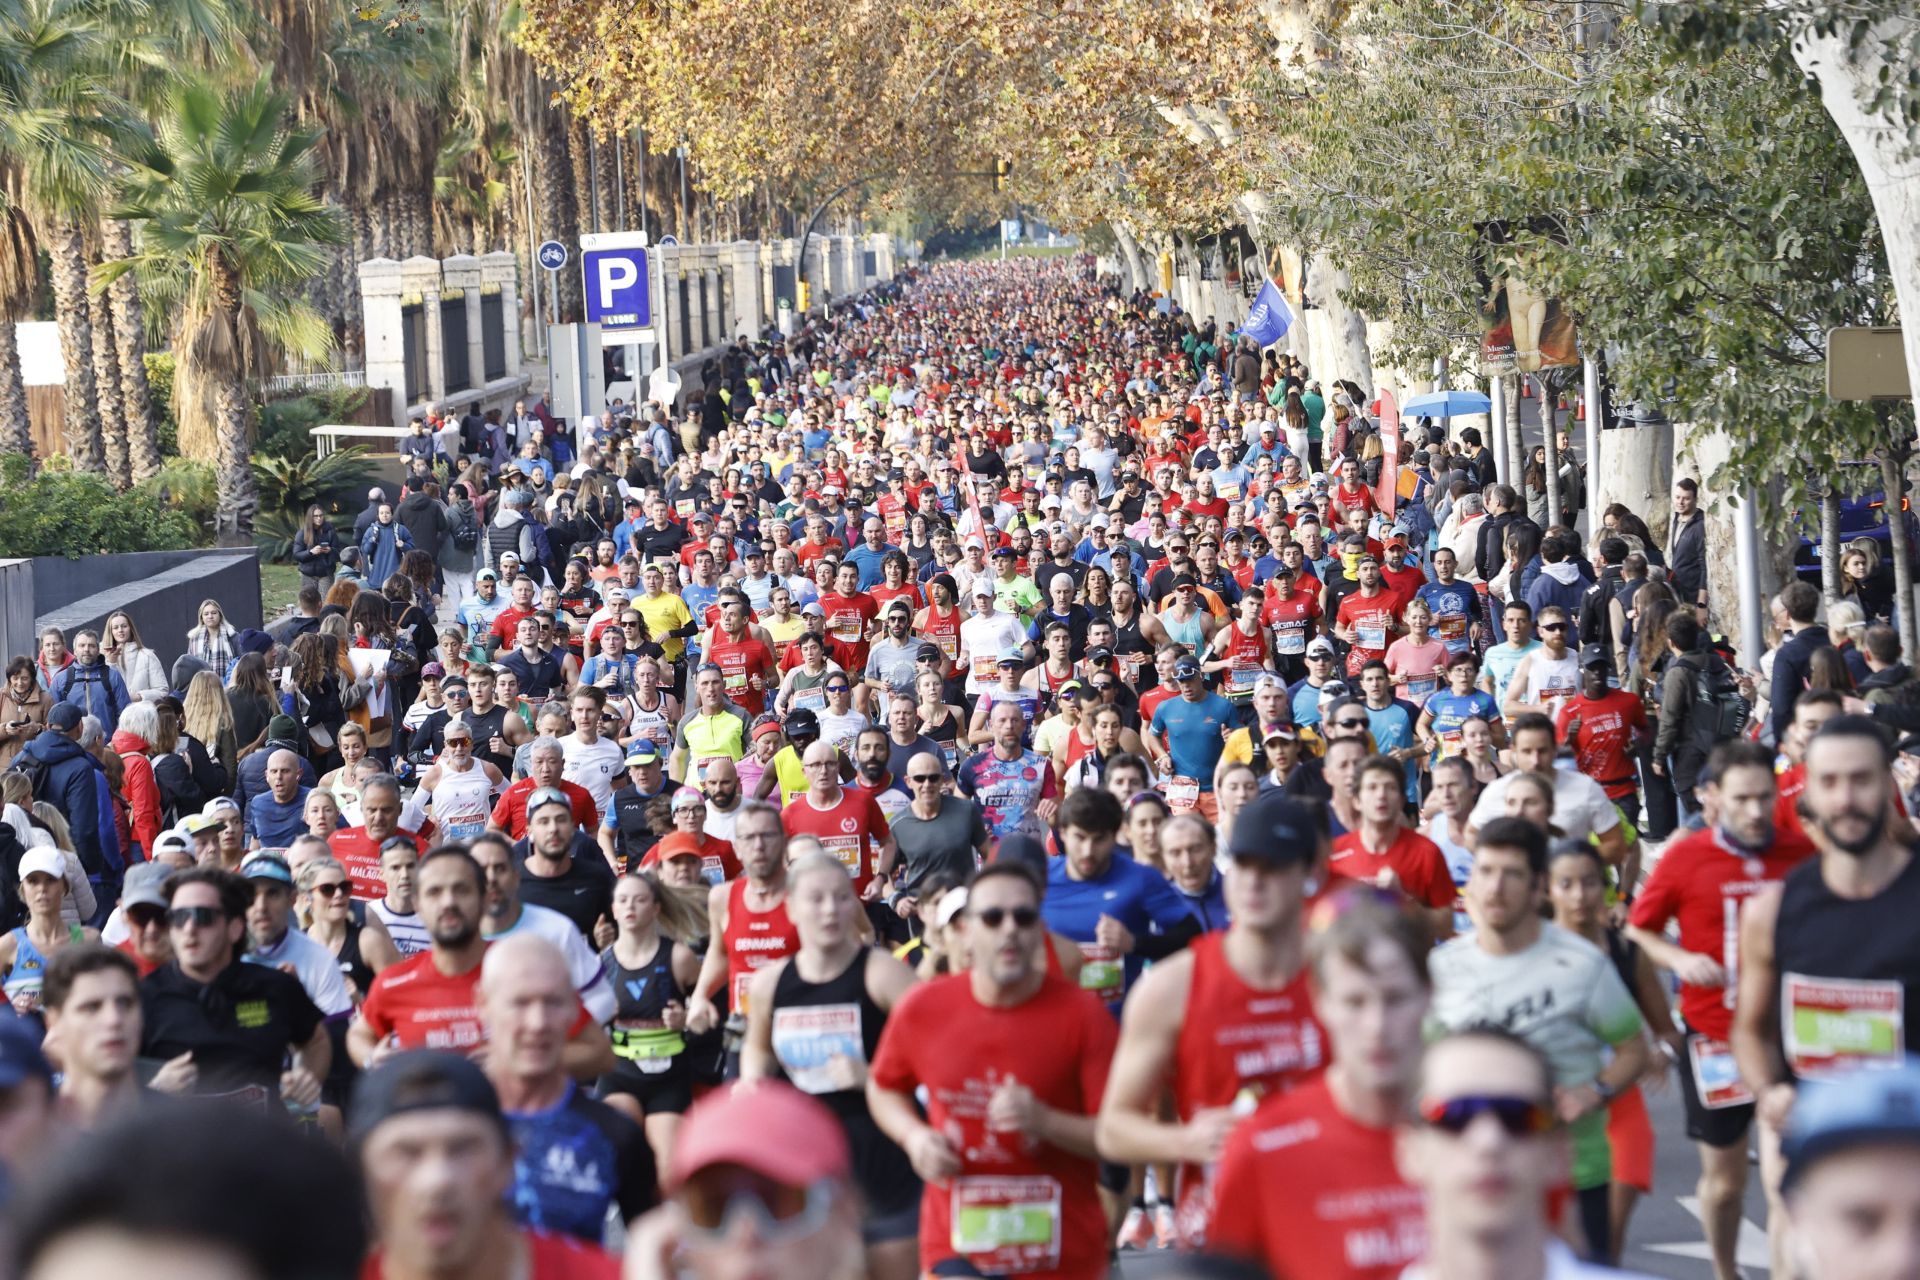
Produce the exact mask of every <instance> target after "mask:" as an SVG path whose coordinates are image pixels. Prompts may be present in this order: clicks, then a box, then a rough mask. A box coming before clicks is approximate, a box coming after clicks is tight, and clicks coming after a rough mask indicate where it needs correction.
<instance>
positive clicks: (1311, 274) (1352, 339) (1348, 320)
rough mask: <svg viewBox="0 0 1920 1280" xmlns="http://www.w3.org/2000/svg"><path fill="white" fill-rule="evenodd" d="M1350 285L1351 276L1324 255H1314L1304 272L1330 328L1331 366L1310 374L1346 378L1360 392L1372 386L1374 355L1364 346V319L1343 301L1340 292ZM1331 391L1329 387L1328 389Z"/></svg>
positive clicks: (1324, 378) (1325, 378)
mask: <svg viewBox="0 0 1920 1280" xmlns="http://www.w3.org/2000/svg"><path fill="white" fill-rule="evenodd" d="M1352 286H1353V277H1351V276H1349V275H1348V274H1347V272H1346V270H1345V269H1344V268H1342V267H1338V266H1336V265H1334V264H1333V263H1332V262H1331V261H1329V260H1328V259H1327V258H1326V257H1325V255H1321V256H1319V257H1316V258H1314V260H1313V263H1312V265H1311V267H1310V268H1309V270H1308V275H1307V294H1308V295H1309V296H1310V297H1311V298H1312V299H1313V301H1314V302H1315V303H1317V304H1318V305H1319V306H1320V308H1321V309H1322V310H1323V311H1325V312H1326V313H1327V320H1328V322H1329V323H1330V324H1331V326H1332V329H1333V342H1334V348H1333V368H1332V369H1331V370H1326V371H1322V370H1319V369H1315V370H1313V374H1314V375H1315V376H1316V377H1318V378H1320V379H1321V380H1322V384H1323V385H1325V384H1326V383H1329V382H1331V381H1332V380H1333V379H1335V378H1347V379H1351V380H1352V381H1353V382H1355V383H1357V384H1358V385H1359V387H1360V389H1361V390H1362V391H1369V390H1371V389H1372V388H1373V354H1372V352H1371V351H1369V350H1368V348H1367V319H1366V317H1365V316H1363V315H1361V314H1360V313H1359V312H1358V311H1355V310H1354V309H1353V308H1352V307H1349V306H1348V305H1347V304H1346V301H1345V300H1344V299H1343V298H1342V297H1341V292H1342V291H1343V290H1345V289H1349V288H1351V287H1352ZM1329 390H1331V388H1329Z"/></svg>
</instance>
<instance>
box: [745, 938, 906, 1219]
mask: <svg viewBox="0 0 1920 1280" xmlns="http://www.w3.org/2000/svg"><path fill="white" fill-rule="evenodd" d="M870 954H871V953H870V952H869V950H868V949H867V948H864V947H863V948H861V949H860V950H859V951H857V952H856V953H855V954H854V958H853V961H852V963H850V964H849V965H847V967H846V968H845V969H844V970H842V971H841V972H840V973H839V974H838V975H837V976H836V977H833V978H830V979H828V980H827V981H825V982H808V981H807V980H806V979H805V978H803V977H801V976H800V971H799V969H798V968H797V967H796V966H795V965H794V963H793V962H792V961H791V960H789V961H788V962H787V963H786V964H784V965H782V966H781V968H780V976H779V978H778V980H777V982H776V984H775V987H774V999H773V1056H774V1061H775V1070H774V1074H775V1075H776V1076H778V1077H780V1078H782V1079H785V1080H789V1081H791V1082H792V1083H793V1085H794V1086H795V1087H796V1088H798V1089H800V1090H802V1091H803V1092H806V1093H811V1094H813V1095H814V1096H815V1097H816V1098H818V1099H820V1101H822V1102H824V1103H826V1104H827V1106H829V1107H830V1108H832V1109H833V1113H834V1115H836V1116H838V1117H839V1119H840V1125H841V1127H842V1128H843V1129H845V1130H846V1133H847V1143H848V1145H849V1147H850V1148H851V1149H852V1152H853V1174H854V1179H855V1181H856V1182H858V1183H859V1186H860V1191H861V1194H862V1195H863V1196H864V1197H865V1198H866V1202H867V1219H868V1224H869V1228H870V1231H871V1228H872V1227H875V1226H879V1225H881V1224H883V1223H885V1222H886V1221H887V1220H888V1219H895V1218H898V1217H900V1216H901V1215H910V1216H912V1217H913V1218H914V1219H915V1221H916V1222H917V1220H918V1216H919V1206H920V1179H919V1176H918V1175H916V1174H915V1173H914V1171H913V1163H912V1161H910V1160H908V1159H907V1155H906V1152H904V1151H902V1150H901V1149H900V1148H899V1147H897V1146H895V1145H894V1143H893V1140H892V1139H891V1138H889V1137H887V1136H886V1135H885V1134H884V1133H882V1132H880V1127H879V1126H878V1125H876V1124H875V1123H874V1122H873V1116H872V1115H871V1114H870V1113H869V1112H868V1111H867V1094H866V1089H865V1082H866V1074H867V1067H868V1066H869V1065H870V1064H871V1063H872V1062H873V1055H874V1051H875V1050H876V1049H877V1048H878V1047H879V1045H880V1030H881V1028H883V1027H884V1026H886V1024H887V1013H886V1010H884V1009H882V1008H881V1007H880V1006H879V1005H878V1004H876V1003H874V999H873V996H872V995H871V994H870V993H869V992H868V990H867V964H868V959H869V955H870ZM883 1238H884V1237H883ZM869 1242H870V1243H871V1241H869Z"/></svg>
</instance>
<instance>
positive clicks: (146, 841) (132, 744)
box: [112, 729, 162, 862]
mask: <svg viewBox="0 0 1920 1280" xmlns="http://www.w3.org/2000/svg"><path fill="white" fill-rule="evenodd" d="M112 743H113V750H114V754H115V755H118V756H119V757H120V765H121V768H123V769H124V770H126V781H125V783H124V785H123V786H122V787H121V794H122V795H124V796H125V797H126V798H127V809H128V814H129V820H130V821H131V823H132V826H133V842H134V844H135V845H136V846H137V847H138V852H137V853H136V854H135V855H134V856H133V857H132V858H129V859H128V861H129V862H132V861H139V860H144V859H146V858H149V857H151V856H152V855H153V842H154V841H155V840H156V839H158V838H159V836H160V832H161V830H162V821H161V817H160V784H159V783H157V782H155V781H154V777H153V761H152V760H151V759H150V758H149V756H148V754H147V753H148V752H149V751H151V750H152V749H153V748H152V747H151V745H149V744H148V742H147V740H146V739H145V738H143V737H141V736H140V735H139V734H136V733H129V732H127V731H126V730H125V729H115V730H114V731H113V739H112Z"/></svg>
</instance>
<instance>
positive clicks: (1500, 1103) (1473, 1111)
mask: <svg viewBox="0 0 1920 1280" xmlns="http://www.w3.org/2000/svg"><path fill="white" fill-rule="evenodd" d="M1485 1115H1490V1116H1492V1117H1493V1118H1494V1119H1495V1120H1497V1121H1499V1123H1500V1127H1501V1128H1502V1129H1505V1130H1506V1131H1507V1135H1508V1136H1509V1137H1514V1138H1531V1137H1535V1136H1537V1135H1539V1134H1542V1133H1546V1132H1548V1131H1550V1130H1551V1129H1552V1128H1553V1127H1554V1124H1555V1121H1554V1118H1553V1112H1551V1111H1549V1110H1548V1109H1547V1106H1546V1104H1545V1103H1542V1102H1538V1101H1535V1100H1534V1099H1532V1098H1511V1097H1501V1096H1497V1095H1488V1094H1468V1095H1466V1096H1464V1097H1459V1098H1431V1099H1428V1100H1427V1101H1425V1102H1422V1103H1421V1104H1420V1120H1421V1122H1422V1123H1424V1124H1425V1125H1426V1126H1427V1127H1428V1128H1430V1129H1440V1130H1444V1131H1445V1132H1447V1133H1451V1134H1455V1135H1459V1134H1462V1133H1465V1132H1466V1131H1467V1130H1468V1129H1469V1128H1471V1127H1472V1126H1473V1122H1474V1121H1475V1120H1478V1119H1479V1118H1480V1117H1481V1116H1485Z"/></svg>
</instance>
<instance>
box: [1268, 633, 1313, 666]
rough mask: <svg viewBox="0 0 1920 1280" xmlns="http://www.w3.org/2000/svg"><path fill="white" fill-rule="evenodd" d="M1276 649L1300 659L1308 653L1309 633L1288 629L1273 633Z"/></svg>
mask: <svg viewBox="0 0 1920 1280" xmlns="http://www.w3.org/2000/svg"><path fill="white" fill-rule="evenodd" d="M1273 638H1274V643H1275V647H1276V648H1277V649H1278V650H1279V651H1280V652H1281V653H1283V654H1286V655H1288V656H1289V657H1295V658H1297V657H1299V656H1300V655H1301V654H1303V653H1305V652H1306V651H1307V633H1306V631H1305V630H1303V629H1298V628H1294V627H1288V628H1286V629H1284V630H1280V631H1276V632H1274V633H1273Z"/></svg>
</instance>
